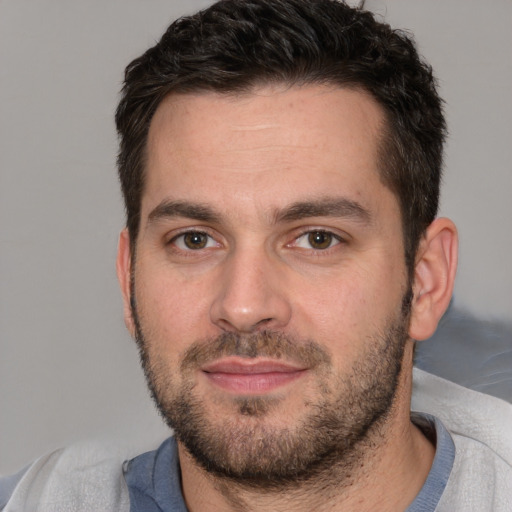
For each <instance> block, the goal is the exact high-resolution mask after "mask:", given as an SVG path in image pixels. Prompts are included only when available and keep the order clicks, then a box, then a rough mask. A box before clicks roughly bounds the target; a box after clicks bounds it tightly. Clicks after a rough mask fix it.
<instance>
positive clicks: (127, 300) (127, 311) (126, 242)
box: [116, 228, 135, 337]
mask: <svg viewBox="0 0 512 512" xmlns="http://www.w3.org/2000/svg"><path fill="white" fill-rule="evenodd" d="M116 271H117V279H118V280H119V286H120V287H121V293H122V295H123V307H124V323H125V324H126V327H127V328H128V330H129V331H130V334H131V335H132V337H134V335H135V324H134V321H133V315H132V308H131V295H132V289H131V276H132V255H131V250H130V235H129V234H128V229H126V228H125V229H123V231H121V234H120V235H119V245H118V247H117V259H116Z"/></svg>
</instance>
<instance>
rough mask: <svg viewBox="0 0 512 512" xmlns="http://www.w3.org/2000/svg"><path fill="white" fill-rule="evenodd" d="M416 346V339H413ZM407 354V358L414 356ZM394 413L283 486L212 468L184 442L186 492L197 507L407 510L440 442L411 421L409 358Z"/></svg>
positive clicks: (222, 510) (196, 510) (201, 511)
mask: <svg viewBox="0 0 512 512" xmlns="http://www.w3.org/2000/svg"><path fill="white" fill-rule="evenodd" d="M410 345H411V346H412V344H410ZM409 360H410V359H409V358H408V357H407V354H406V357H405V358H404V361H409ZM404 366H406V367H404V369H403V371H402V375H401V377H400V384H399V388H398V390H397V396H396V399H395V402H394V404H393V407H392V408H391V410H390V411H389V414H388V415H387V416H386V417H385V418H384V419H383V420H382V421H381V422H380V423H377V424H376V425H374V426H373V427H372V428H371V429H370V430H369V431H368V433H367V435H366V437H365V438H364V439H363V440H362V441H361V442H360V443H359V444H358V445H356V446H355V447H354V449H353V451H352V452H351V453H349V454H347V453H345V454H344V456H343V458H342V459H339V458H336V456H335V455H333V456H332V458H331V460H328V461H325V462H326V463H325V464H324V465H323V466H322V467H321V468H316V469H315V471H313V472H312V473H311V474H309V475H307V476H305V477H303V478H298V479H297V481H296V482H294V484H288V485H283V486H269V485H266V486H264V485H251V483H247V482H242V483H241V482H238V481H233V480H229V479H227V478H223V477H217V476H214V475H211V474H209V473H207V472H206V471H205V470H204V469H203V468H202V467H200V466H198V464H197V463H196V462H195V460H194V459H193V458H192V456H191V455H190V454H189V453H188V452H187V450H186V449H185V448H184V447H183V446H182V445H181V444H179V454H180V465H181V471H182V486H183V494H184V497H185V501H186V503H187V507H188V509H189V510H190V511H191V512H206V511H210V510H216V511H219V512H234V511H244V512H259V511H268V510H273V511H276V512H278V511H281V510H282V511H285V510H286V511H289V510H294V511H297V512H301V511H308V512H309V511H311V510H315V511H318V512H327V511H335V510H344V511H354V512H355V511H357V512H365V511H370V510H371V511H373V510H380V511H382V512H386V511H390V512H391V511H396V510H405V509H406V508H407V506H408V505H409V504H410V503H411V502H412V501H413V500H414V497H415V496H416V494H417V493H418V492H419V490H420V489H421V487H422V485H423V483H424V482H425V480H426V478H427V475H428V472H429V470H430V466H431V465H432V460H433V457H434V452H435V450H434V447H433V446H432V445H431V444H430V442H429V441H428V440H427V439H426V438H425V437H424V435H423V434H422V433H421V431H420V430H419V429H418V428H417V427H415V426H414V425H413V424H412V423H411V421H410V412H409V408H410V396H411V388H412V382H411V380H412V368H411V366H412V365H407V364H405V365H404Z"/></svg>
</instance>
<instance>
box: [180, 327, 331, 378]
mask: <svg viewBox="0 0 512 512" xmlns="http://www.w3.org/2000/svg"><path fill="white" fill-rule="evenodd" d="M229 356H238V357H245V358H248V359H255V358H257V357H270V358H273V359H277V360H280V359H281V360H285V361H289V362H293V363H297V364H299V365H303V366H305V367H307V368H314V367H317V366H320V365H328V364H330V362H331V356H330V354H329V353H328V352H327V351H326V350H325V349H324V348H323V347H321V346H320V345H319V344H318V343H316V342H314V341H312V340H299V339H297V338H295V337H293V336H290V335H287V334H284V333H281V332H276V331H270V330H265V331H260V332H257V333H251V334H241V333H237V332H224V333H222V334H220V335H219V336H217V337H214V338H208V339H206V340H202V341H197V342H195V343H194V344H192V345H191V346H190V347H189V348H188V349H187V351H186V352H185V355H184V357H183V359H182V362H181V370H182V371H186V370H193V369H197V368H199V367H201V366H202V365H205V364H207V363H209V362H211V361H214V360H216V359H219V358H221V357H229Z"/></svg>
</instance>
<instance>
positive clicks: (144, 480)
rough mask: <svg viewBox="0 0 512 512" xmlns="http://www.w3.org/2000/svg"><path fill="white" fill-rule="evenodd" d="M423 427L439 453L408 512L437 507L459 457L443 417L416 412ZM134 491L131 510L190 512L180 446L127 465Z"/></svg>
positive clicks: (171, 442) (168, 444)
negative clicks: (183, 487)
mask: <svg viewBox="0 0 512 512" xmlns="http://www.w3.org/2000/svg"><path fill="white" fill-rule="evenodd" d="M413 420H414V423H415V424H416V425H418V427H419V428H421V429H422V430H430V431H433V432H435V437H436V454H435V457H434V462H433V464H432V468H431V470H430V472H429V475H428V477H427V480H426V481H425V484H424V485H423V487H422V489H421V491H420V492H419V494H418V495H417V497H416V499H415V500H414V502H413V503H412V504H411V505H410V506H409V507H408V509H407V511H406V512H427V511H434V510H435V508H436V506H437V504H438V503H439V500H440V499H441V496H442V494H443V491H444V489H445V487H446V484H447V482H448V478H449V476H450V472H451V470H452V467H453V461H454V458H455V445H454V443H453V440H452V438H451V436H450V434H449V432H448V431H447V430H446V428H445V427H444V425H443V424H442V422H441V421H439V420H438V419H437V418H435V417H433V416H430V415H427V414H414V416H413ZM124 472H125V479H126V483H127V485H128V490H129V492H130V512H187V508H186V506H185V502H184V500H183V495H182V493H181V482H180V473H179V460H178V447H177V444H176V440H175V439H174V438H170V439H167V440H166V441H165V442H163V443H162V444H161V446H160V447H159V448H158V450H155V451H151V452H148V453H144V454H142V455H139V456H138V457H135V458H134V459H132V460H130V461H129V462H127V463H126V464H125V466H124Z"/></svg>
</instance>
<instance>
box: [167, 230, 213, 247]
mask: <svg viewBox="0 0 512 512" xmlns="http://www.w3.org/2000/svg"><path fill="white" fill-rule="evenodd" d="M191 233H197V234H201V235H205V236H207V237H208V238H210V239H211V240H213V241H214V242H215V246H216V247H220V246H221V243H220V242H219V240H218V238H219V237H217V236H215V235H214V234H212V232H211V229H208V228H205V227H203V226H190V227H186V228H182V229H179V230H177V231H174V232H172V233H171V236H169V235H167V236H166V242H165V245H168V246H174V247H175V248H176V249H177V250H179V251H183V252H199V251H201V250H205V249H211V248H212V246H207V247H203V248H201V249H195V250H194V249H190V248H186V247H178V246H177V245H176V240H178V239H180V238H182V237H184V236H186V235H188V234H191Z"/></svg>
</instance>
